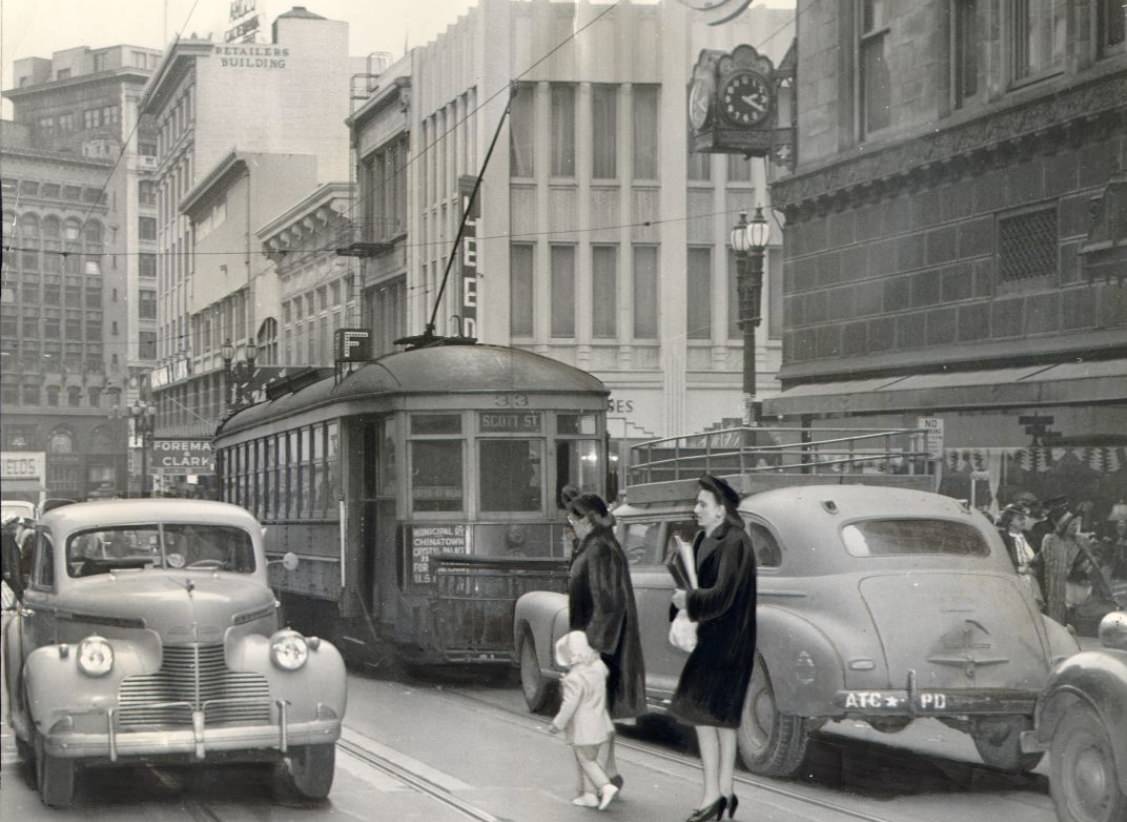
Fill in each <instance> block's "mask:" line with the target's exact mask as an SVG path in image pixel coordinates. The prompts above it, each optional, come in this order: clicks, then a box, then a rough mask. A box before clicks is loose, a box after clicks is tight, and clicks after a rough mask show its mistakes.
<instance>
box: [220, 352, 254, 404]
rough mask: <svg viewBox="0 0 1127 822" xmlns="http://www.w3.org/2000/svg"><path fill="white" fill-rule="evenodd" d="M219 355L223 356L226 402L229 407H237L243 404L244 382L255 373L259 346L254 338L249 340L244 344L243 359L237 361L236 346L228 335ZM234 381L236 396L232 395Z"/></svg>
mask: <svg viewBox="0 0 1127 822" xmlns="http://www.w3.org/2000/svg"><path fill="white" fill-rule="evenodd" d="M219 356H220V357H222V358H223V385H224V390H223V393H224V395H225V397H226V404H227V406H228V407H236V408H237V407H238V406H240V405H242V404H243V390H242V385H243V383H245V382H247V381H248V380H250V378H251V377H252V376H253V375H254V361H255V360H256V359H258V346H256V345H255V344H254V340H248V341H247V343H246V345H245V346H243V359H241V360H239V361H238V362H235V361H234V360H235V346H233V345H231V339H230V337H228V338H227V339H226V340H224V341H223V345H222V347H221V348H220V349H219ZM232 383H233V384H234V387H235V395H234V397H232V396H231V386H232Z"/></svg>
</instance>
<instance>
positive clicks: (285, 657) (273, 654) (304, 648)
mask: <svg viewBox="0 0 1127 822" xmlns="http://www.w3.org/2000/svg"><path fill="white" fill-rule="evenodd" d="M307 659H309V643H307V642H306V641H305V637H303V636H302V635H301V634H299V633H298V632H297V631H290V630H285V631H278V633H276V634H274V636H272V637H271V638H270V661H271V662H273V663H274V664H275V665H277V666H278V667H279V668H281V669H282V670H285V671H296V670H298V669H299V668H300V667H301V666H302V665H304V664H305V661H306V660H307Z"/></svg>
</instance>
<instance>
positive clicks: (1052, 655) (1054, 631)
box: [1041, 614, 1080, 668]
mask: <svg viewBox="0 0 1127 822" xmlns="http://www.w3.org/2000/svg"><path fill="white" fill-rule="evenodd" d="M1041 621H1042V623H1043V624H1044V626H1045V635H1046V638H1047V639H1048V640H1049V667H1050V668H1052V667H1053V666H1054V665H1056V664H1057V663H1059V662H1062V661H1064V660H1065V659H1067V658H1068V657H1070V656H1072V655H1073V654H1075V653H1078V652H1079V651H1080V643H1078V642H1077V641H1076V637H1074V636H1073V635H1072V634H1070V633H1069V631H1068V629H1067V628H1065V627H1064V626H1063V625H1061V624H1060V623H1059V622H1057V621H1056V620H1055V619H1051V618H1050V617H1047V616H1045V615H1044V614H1041Z"/></svg>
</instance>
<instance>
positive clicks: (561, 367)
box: [217, 344, 610, 436]
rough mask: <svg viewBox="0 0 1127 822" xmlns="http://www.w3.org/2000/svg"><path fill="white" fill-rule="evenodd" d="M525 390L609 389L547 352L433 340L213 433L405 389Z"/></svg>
mask: <svg viewBox="0 0 1127 822" xmlns="http://www.w3.org/2000/svg"><path fill="white" fill-rule="evenodd" d="M498 391H520V392H523V393H528V394H565V395H566V394H597V395H601V396H607V395H608V394H609V393H610V392H609V391H608V390H607V388H606V386H605V385H603V383H602V381H601V380H600V379H598V378H597V377H595V376H592V375H591V374H588V373H587V372H586V371H581V370H580V369H578V368H574V367H573V366H570V365H567V364H566V363H562V362H560V361H558V360H553V359H551V358H549V357H544V356H541V355H540V354H535V353H533V352H531V351H525V350H523V349H520V348H508V347H505V346H499V345H482V344H476V345H436V346H431V347H428V348H417V349H414V350H411V351H397V352H395V353H393V354H388V355H386V356H383V357H380V358H379V359H378V360H372V361H371V362H368V363H365V364H364V365H362V366H360V367H359V368H357V369H355V370H353V371H352V372H351V373H350V374H346V375H345V376H343V377H342V378H341V380H340V382H337V381H336V378H335V377H331V376H330V377H327V378H325V379H322V380H319V381H318V382H315V383H312V384H310V385H308V386H306V387H304V388H300V389H299V390H297V391H295V392H293V393H290V394H283V395H282V396H280V397H276V398H275V399H273V400H268V401H266V402H260V403H256V404H255V405H253V406H251V407H249V408H245V409H243V410H241V411H238V412H236V413H234V414H232V415H231V416H230V417H228V418H227V419H226V420H225V421H224V422H223V423H221V424H220V426H219V430H218V432H217V436H220V435H223V434H230V433H234V432H236V431H241V430H244V429H246V428H249V427H251V426H254V425H257V424H259V423H263V422H267V421H269V420H274V419H280V418H283V417H286V416H289V415H290V414H294V413H298V412H301V411H307V410H309V409H312V408H315V407H318V406H322V405H331V404H334V403H338V402H348V401H356V400H362V399H372V398H376V397H381V396H401V395H405V394H442V395H448V394H477V393H495V392H498Z"/></svg>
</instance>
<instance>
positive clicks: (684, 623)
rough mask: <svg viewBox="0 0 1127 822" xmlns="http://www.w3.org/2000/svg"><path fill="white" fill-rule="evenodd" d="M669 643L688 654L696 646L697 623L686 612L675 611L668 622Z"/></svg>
mask: <svg viewBox="0 0 1127 822" xmlns="http://www.w3.org/2000/svg"><path fill="white" fill-rule="evenodd" d="M669 644H670V645H672V646H673V647H674V648H679V649H680V650H682V651H685V652H686V653H690V654H691V653H692V652H693V649H695V648H696V647H697V624H696V623H695V622H693V621H692V620H691V619H689V614H688V612H686V611H683V610H679V611H677V616H675V617H674V618H673V622H671V623H670V624H669Z"/></svg>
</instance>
